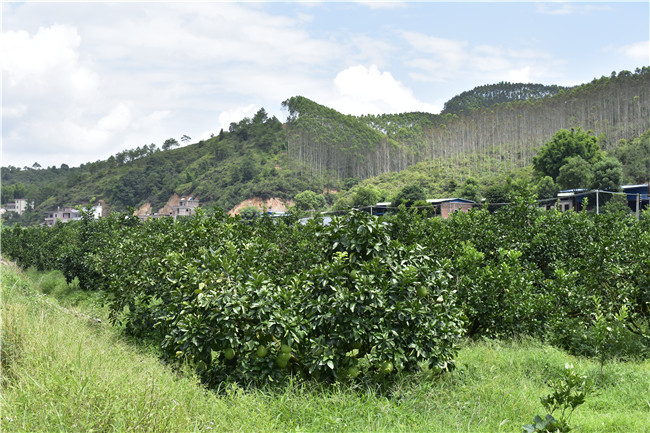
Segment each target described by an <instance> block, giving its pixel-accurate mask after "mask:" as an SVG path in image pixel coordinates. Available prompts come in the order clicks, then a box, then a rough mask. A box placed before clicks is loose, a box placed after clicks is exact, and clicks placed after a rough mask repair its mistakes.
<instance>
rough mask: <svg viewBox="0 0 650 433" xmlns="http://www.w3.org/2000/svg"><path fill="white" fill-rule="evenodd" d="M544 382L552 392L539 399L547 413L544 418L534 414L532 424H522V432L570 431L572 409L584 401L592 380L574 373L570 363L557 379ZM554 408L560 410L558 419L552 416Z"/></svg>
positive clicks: (554, 432) (562, 432) (590, 390)
mask: <svg viewBox="0 0 650 433" xmlns="http://www.w3.org/2000/svg"><path fill="white" fill-rule="evenodd" d="M546 383H547V385H548V386H549V387H550V388H551V390H552V391H553V392H552V393H551V394H548V395H546V396H544V397H542V398H541V400H540V401H541V403H542V406H544V409H546V411H547V412H548V414H547V415H546V417H545V419H542V418H541V417H540V416H539V415H536V416H535V418H534V419H533V423H532V424H526V425H524V433H533V432H547V433H567V432H570V431H571V430H573V428H572V427H571V426H569V421H570V419H571V415H573V411H575V410H576V408H577V407H578V406H580V405H581V404H583V403H584V402H585V399H586V398H587V396H588V395H589V394H590V393H591V392H592V388H593V382H592V381H591V380H589V379H588V378H587V376H582V375H579V374H577V373H575V371H574V370H573V365H571V364H567V365H566V366H565V368H564V372H563V374H562V376H560V377H559V378H557V379H549V380H548V381H547V382H546ZM556 410H559V411H560V415H559V417H558V419H555V418H554V417H553V413H554V412H555V411H556Z"/></svg>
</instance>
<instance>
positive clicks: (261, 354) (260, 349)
mask: <svg viewBox="0 0 650 433" xmlns="http://www.w3.org/2000/svg"><path fill="white" fill-rule="evenodd" d="M255 353H256V354H257V356H259V357H260V358H264V357H265V356H266V353H267V350H266V347H265V346H260V347H258V348H257V352H255Z"/></svg>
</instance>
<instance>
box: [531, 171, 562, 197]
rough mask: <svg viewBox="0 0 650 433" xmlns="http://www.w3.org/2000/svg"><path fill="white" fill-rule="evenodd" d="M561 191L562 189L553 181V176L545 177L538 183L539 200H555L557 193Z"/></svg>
mask: <svg viewBox="0 0 650 433" xmlns="http://www.w3.org/2000/svg"><path fill="white" fill-rule="evenodd" d="M559 191H560V188H559V187H558V186H557V184H556V183H555V182H554V181H553V178H552V177H551V176H544V177H543V178H541V179H540V180H539V182H538V183H537V198H539V199H540V200H541V199H546V198H555V197H557V193H558V192H559Z"/></svg>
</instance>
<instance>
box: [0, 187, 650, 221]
mask: <svg viewBox="0 0 650 433" xmlns="http://www.w3.org/2000/svg"><path fill="white" fill-rule="evenodd" d="M594 192H595V191H592V190H586V189H577V190H566V191H560V192H559V194H558V195H557V197H555V198H552V199H546V200H539V205H540V206H541V207H544V208H546V209H551V208H554V209H558V210H560V211H562V212H566V211H570V210H574V211H581V210H582V209H583V205H584V203H585V199H588V200H590V201H589V205H590V206H594V203H593V198H592V199H589V196H590V195H591V196H596V197H597V195H596V194H594ZM609 194H612V193H609ZM613 194H618V195H621V196H625V199H626V201H627V204H628V206H629V207H630V209H631V210H632V211H633V212H635V211H636V213H637V215H638V214H639V211H640V210H641V209H644V208H647V207H650V185H649V184H640V185H623V186H621V191H620V192H617V193H613ZM596 200H597V198H596ZM427 204H428V205H430V206H433V207H435V208H437V209H438V210H439V212H438V215H439V216H440V217H442V218H447V217H449V215H451V214H452V213H454V212H467V211H469V210H470V209H471V208H473V207H476V206H481V205H482V204H481V203H477V202H475V201H472V200H467V199H464V198H443V199H428V200H427ZM595 206H598V203H596V204H595ZM33 207H34V201H33V200H31V201H30V200H27V199H15V200H14V201H13V202H10V203H7V204H6V205H5V206H4V207H3V208H2V209H1V210H0V214H4V213H6V212H16V213H17V214H18V215H22V214H23V213H25V212H26V211H27V210H28V209H33ZM198 207H199V200H198V199H196V198H194V197H189V198H185V197H182V198H181V199H180V200H179V201H178V204H177V205H175V206H166V207H165V208H163V209H162V210H161V211H160V212H155V213H143V214H138V215H137V216H138V218H140V220H141V221H147V220H149V219H157V218H173V219H174V220H176V219H177V218H180V217H187V216H193V215H195V213H196V208H198ZM80 208H81V207H80V206H78V207H70V206H66V207H57V208H56V209H52V210H50V211H47V212H46V216H45V218H44V220H43V222H42V223H41V225H45V226H48V227H52V226H54V225H55V224H57V223H59V222H63V223H65V222H69V221H76V220H80V219H81V210H80ZM390 208H391V203H390V202H383V203H377V204H375V205H372V206H368V207H366V208H364V209H369V211H370V213H372V214H374V215H381V214H384V213H386V212H387V211H388V210H389V209H390ZM165 210H166V211H165ZM282 213H283V212H280V213H279V214H282ZM92 214H93V216H94V218H95V219H98V218H102V217H106V216H108V208H107V206H106V203H105V202H104V201H103V200H99V202H98V203H97V204H96V205H94V206H92Z"/></svg>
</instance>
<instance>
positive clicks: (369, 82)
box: [331, 65, 440, 115]
mask: <svg viewBox="0 0 650 433" xmlns="http://www.w3.org/2000/svg"><path fill="white" fill-rule="evenodd" d="M334 85H335V89H336V96H335V98H334V100H333V101H332V103H331V105H332V106H333V107H334V108H336V109H338V110H339V111H341V112H343V113H346V114H354V115H361V114H380V113H402V112H407V111H428V112H438V111H440V109H439V108H438V107H435V106H433V105H431V104H427V103H424V102H421V101H419V100H418V99H417V98H416V97H415V96H414V95H413V92H412V91H411V90H410V89H409V88H408V87H406V86H405V85H404V84H403V83H401V82H400V81H398V80H396V79H395V78H394V77H393V76H392V74H391V73H390V72H381V71H380V70H379V69H378V68H377V66H375V65H371V66H370V67H369V68H366V67H365V66H363V65H356V66H351V67H349V68H347V69H345V70H343V71H341V72H339V73H338V74H337V75H336V78H335V79H334Z"/></svg>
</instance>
